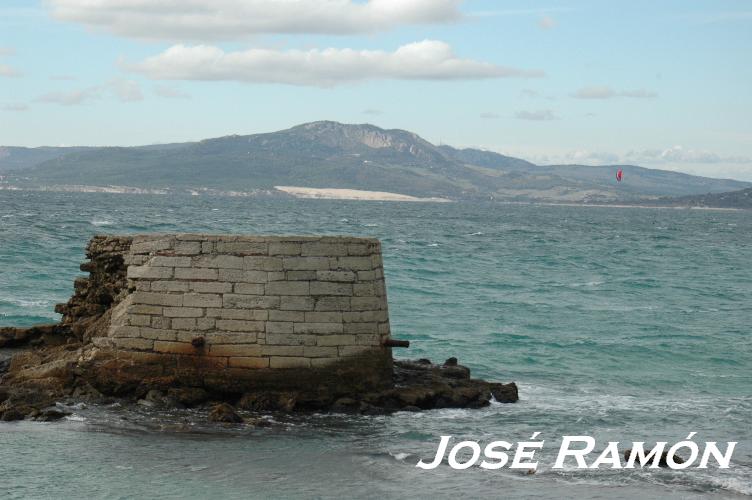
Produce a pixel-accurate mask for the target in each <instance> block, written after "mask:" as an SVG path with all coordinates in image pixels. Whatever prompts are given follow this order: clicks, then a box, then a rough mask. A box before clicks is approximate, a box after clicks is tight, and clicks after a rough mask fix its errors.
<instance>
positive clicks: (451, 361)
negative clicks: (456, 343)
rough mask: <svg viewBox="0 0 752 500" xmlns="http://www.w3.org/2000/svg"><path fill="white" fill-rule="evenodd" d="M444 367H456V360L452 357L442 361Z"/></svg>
mask: <svg viewBox="0 0 752 500" xmlns="http://www.w3.org/2000/svg"><path fill="white" fill-rule="evenodd" d="M444 366H457V358H455V357H454V356H452V357H451V358H449V359H447V360H446V361H444Z"/></svg>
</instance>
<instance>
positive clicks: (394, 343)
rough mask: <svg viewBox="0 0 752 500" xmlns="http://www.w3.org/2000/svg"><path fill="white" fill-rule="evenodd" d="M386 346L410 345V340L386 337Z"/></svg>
mask: <svg viewBox="0 0 752 500" xmlns="http://www.w3.org/2000/svg"><path fill="white" fill-rule="evenodd" d="M384 347H410V341H409V340H398V339H386V340H385V341H384Z"/></svg>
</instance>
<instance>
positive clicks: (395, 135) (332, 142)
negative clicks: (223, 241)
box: [0, 121, 752, 202]
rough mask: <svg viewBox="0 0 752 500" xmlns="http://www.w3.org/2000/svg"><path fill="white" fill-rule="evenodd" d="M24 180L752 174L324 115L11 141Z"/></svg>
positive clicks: (726, 186) (558, 190)
mask: <svg viewBox="0 0 752 500" xmlns="http://www.w3.org/2000/svg"><path fill="white" fill-rule="evenodd" d="M2 151H6V152H7V154H6V155H5V156H4V157H0V172H5V173H6V177H8V180H7V181H5V182H9V183H11V184H14V185H19V186H26V187H30V186H60V185H89V186H92V185H93V186H108V185H116V186H131V187H139V188H152V189H155V188H159V189H170V190H178V191H183V190H200V189H202V188H204V189H208V190H213V191H255V190H273V189H274V186H280V185H284V186H303V187H309V188H345V189H360V190H370V191H388V192H393V193H400V194H405V195H412V196H418V197H442V198H449V199H483V200H489V199H494V200H516V201H528V200H538V201H543V200H545V201H571V202H598V201H604V202H613V201H639V200H644V199H656V198H658V197H661V196H683V195H697V194H706V193H719V192H724V191H731V190H735V189H743V188H746V187H751V186H752V184H750V183H745V182H739V181H733V180H722V179H710V178H706V177H697V176H691V175H687V174H681V173H676V172H667V171H662V170H654V169H647V168H642V167H638V166H632V165H620V166H618V167H621V168H622V169H623V171H624V181H623V182H621V183H616V181H615V179H614V173H615V171H616V168H617V166H615V165H612V166H603V167H593V166H584V165H553V166H552V165H548V166H542V165H534V164H533V163H530V162H527V161H525V160H521V159H518V158H512V157H509V156H504V155H501V154H498V153H493V152H490V151H482V150H478V149H456V148H452V147H450V146H446V145H441V146H436V145H434V144H431V143H430V142H428V141H426V140H424V139H422V138H421V137H419V136H418V135H416V134H414V133H412V132H408V131H405V130H385V129H382V128H379V127H376V126H373V125H367V124H365V125H347V124H342V123H337V122H331V121H320V122H313V123H306V124H303V125H298V126H296V127H292V128H290V129H287V130H282V131H278V132H272V133H265V134H254V135H244V136H240V135H233V136H227V137H220V138H216V139H207V140H203V141H200V142H188V143H177V144H166V145H156V146H139V147H97V148H36V149H33V150H26V149H24V148H3V149H2Z"/></svg>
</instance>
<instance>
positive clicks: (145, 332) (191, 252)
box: [108, 234, 389, 369]
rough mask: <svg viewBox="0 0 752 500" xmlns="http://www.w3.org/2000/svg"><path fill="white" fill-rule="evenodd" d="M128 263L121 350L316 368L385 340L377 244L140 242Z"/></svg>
mask: <svg viewBox="0 0 752 500" xmlns="http://www.w3.org/2000/svg"><path fill="white" fill-rule="evenodd" d="M125 263H126V264H127V265H128V270H127V277H128V280H129V282H130V287H131V288H133V289H134V292H133V293H131V294H130V295H128V296H127V298H125V299H124V300H123V301H122V302H121V303H120V304H119V305H118V306H117V308H116V309H115V311H113V316H112V320H111V321H112V326H111V328H110V330H109V335H108V341H111V342H113V343H114V344H115V345H116V346H117V347H118V348H119V349H128V350H139V351H153V352H157V353H165V354H181V355H202V356H207V357H210V358H212V360H213V362H214V363H215V364H216V365H217V366H228V367H235V368H247V369H257V368H271V369H284V368H311V367H314V368H315V367H321V366H326V365H329V364H331V363H334V362H336V361H339V360H341V359H342V358H348V357H351V356H355V355H357V354H361V353H363V352H365V351H367V350H369V349H380V348H381V346H382V344H383V341H384V340H385V339H386V338H387V337H388V336H389V316H388V312H387V300H386V289H385V286H384V271H383V266H382V259H381V247H380V244H379V242H378V240H373V239H362V238H340V237H323V238H313V237H311V238H303V237H244V236H209V235H191V234H186V235H178V236H136V237H134V239H133V243H132V245H131V247H130V250H129V252H128V253H127V254H126V256H125Z"/></svg>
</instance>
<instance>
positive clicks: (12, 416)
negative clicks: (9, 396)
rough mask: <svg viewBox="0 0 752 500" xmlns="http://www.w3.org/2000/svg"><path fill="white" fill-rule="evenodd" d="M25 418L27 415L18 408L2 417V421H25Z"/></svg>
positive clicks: (12, 409) (10, 410) (0, 419)
mask: <svg viewBox="0 0 752 500" xmlns="http://www.w3.org/2000/svg"><path fill="white" fill-rule="evenodd" d="M24 416H25V414H24V413H22V412H21V411H20V410H19V409H18V408H11V409H9V410H6V411H5V412H3V414H2V415H0V421H3V422H13V421H14V420H23V419H24Z"/></svg>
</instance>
